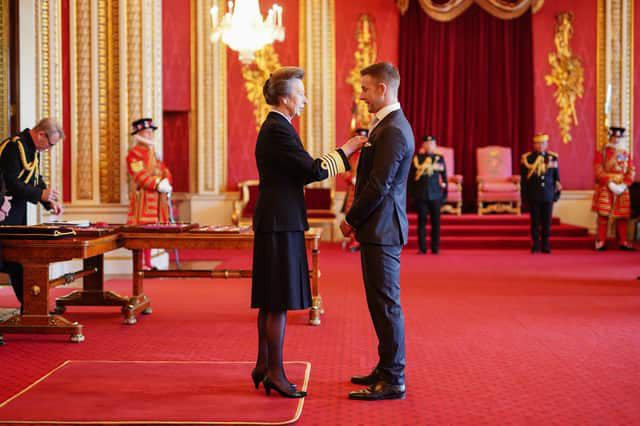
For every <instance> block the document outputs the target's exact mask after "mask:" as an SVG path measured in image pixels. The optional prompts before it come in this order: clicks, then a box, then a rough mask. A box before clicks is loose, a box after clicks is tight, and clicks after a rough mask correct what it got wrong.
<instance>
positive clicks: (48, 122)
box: [33, 117, 64, 140]
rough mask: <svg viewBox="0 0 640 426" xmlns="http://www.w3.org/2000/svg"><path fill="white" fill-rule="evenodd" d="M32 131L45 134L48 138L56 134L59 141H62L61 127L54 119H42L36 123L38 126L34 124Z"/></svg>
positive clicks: (62, 131)
mask: <svg viewBox="0 0 640 426" xmlns="http://www.w3.org/2000/svg"><path fill="white" fill-rule="evenodd" d="M33 130H35V131H37V132H45V133H46V134H47V136H49V137H51V136H53V135H55V134H57V135H58V136H59V137H60V140H62V139H64V130H62V126H61V125H60V123H59V122H58V121H57V120H56V119H55V118H51V117H45V118H43V119H42V120H40V121H38V124H36V126H35V127H34V128H33Z"/></svg>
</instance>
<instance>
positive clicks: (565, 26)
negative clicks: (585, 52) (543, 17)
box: [545, 12, 584, 143]
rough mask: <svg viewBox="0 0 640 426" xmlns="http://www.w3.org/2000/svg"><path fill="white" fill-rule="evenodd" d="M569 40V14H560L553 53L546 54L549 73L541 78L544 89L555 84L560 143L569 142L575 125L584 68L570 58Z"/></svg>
mask: <svg viewBox="0 0 640 426" xmlns="http://www.w3.org/2000/svg"><path fill="white" fill-rule="evenodd" d="M572 37H573V14H572V13H568V12H564V13H560V14H558V15H557V16H556V29H555V36H554V42H555V46H556V51H555V52H551V53H549V65H550V66H551V73H550V74H548V75H546V76H545V81H546V82H547V85H548V86H551V85H555V86H556V90H555V93H554V98H555V100H556V104H557V105H558V116H557V118H556V121H557V122H558V126H559V127H560V135H561V136H562V142H564V143H569V141H571V127H572V126H573V125H578V115H577V114H576V101H577V100H578V98H582V95H583V94H584V68H583V67H582V61H581V60H580V59H579V58H577V57H576V56H574V55H573V52H572V51H571V47H570V46H569V42H570V40H571V38H572Z"/></svg>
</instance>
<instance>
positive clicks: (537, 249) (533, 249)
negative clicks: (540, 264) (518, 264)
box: [531, 246, 540, 253]
mask: <svg viewBox="0 0 640 426" xmlns="http://www.w3.org/2000/svg"><path fill="white" fill-rule="evenodd" d="M539 251H540V247H538V246H532V247H531V253H537V252H539Z"/></svg>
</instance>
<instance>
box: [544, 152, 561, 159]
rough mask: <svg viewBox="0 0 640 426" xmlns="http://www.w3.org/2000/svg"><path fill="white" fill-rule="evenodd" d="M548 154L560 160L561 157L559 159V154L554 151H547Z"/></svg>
mask: <svg viewBox="0 0 640 426" xmlns="http://www.w3.org/2000/svg"><path fill="white" fill-rule="evenodd" d="M547 153H549V155H553V156H554V157H556V158H559V157H558V154H557V153H556V152H553V151H547Z"/></svg>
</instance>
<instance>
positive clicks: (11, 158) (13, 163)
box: [0, 129, 51, 225]
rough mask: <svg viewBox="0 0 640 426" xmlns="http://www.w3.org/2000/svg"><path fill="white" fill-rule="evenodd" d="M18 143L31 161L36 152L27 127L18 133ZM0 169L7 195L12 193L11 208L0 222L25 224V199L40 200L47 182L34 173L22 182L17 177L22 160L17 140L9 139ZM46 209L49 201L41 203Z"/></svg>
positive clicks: (1, 159)
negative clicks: (26, 180)
mask: <svg viewBox="0 0 640 426" xmlns="http://www.w3.org/2000/svg"><path fill="white" fill-rule="evenodd" d="M19 136H20V141H21V142H20V143H22V147H23V148H24V152H25V157H26V159H27V161H28V162H29V163H31V162H33V160H34V159H35V158H36V156H37V155H39V154H38V152H37V151H36V147H35V145H34V143H33V140H32V139H31V135H30V134H29V129H25V130H24V131H23V132H22V133H20V135H19ZM0 171H2V176H3V177H4V181H5V183H6V185H7V195H12V196H13V199H12V200H11V210H10V211H9V215H8V216H7V217H6V219H5V220H4V222H2V224H4V225H26V224H27V201H28V202H31V203H34V204H36V203H38V202H40V197H41V196H42V191H43V190H44V189H46V188H47V184H46V183H45V182H44V179H43V178H42V176H41V175H39V174H38V175H34V176H32V177H31V179H30V180H29V181H28V182H26V183H25V182H24V177H21V178H18V176H19V175H20V173H21V172H22V161H21V160H20V151H19V149H18V142H13V141H9V142H7V146H6V147H5V148H4V150H3V151H2V155H1V156H0ZM41 204H42V205H43V206H44V207H45V208H46V209H50V208H51V205H50V204H49V203H41Z"/></svg>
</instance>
